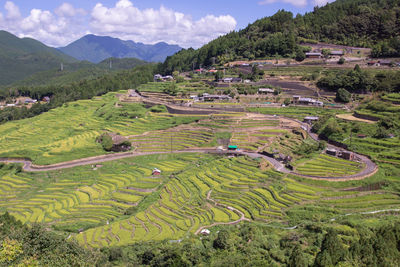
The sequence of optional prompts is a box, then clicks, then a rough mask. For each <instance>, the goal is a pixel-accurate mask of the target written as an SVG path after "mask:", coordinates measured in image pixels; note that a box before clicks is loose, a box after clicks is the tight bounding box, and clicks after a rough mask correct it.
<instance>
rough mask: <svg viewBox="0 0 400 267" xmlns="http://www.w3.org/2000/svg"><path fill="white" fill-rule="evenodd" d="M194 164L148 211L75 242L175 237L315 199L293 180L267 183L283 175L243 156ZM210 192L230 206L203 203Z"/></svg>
mask: <svg viewBox="0 0 400 267" xmlns="http://www.w3.org/2000/svg"><path fill="white" fill-rule="evenodd" d="M197 166H198V167H196V166H195V167H194V168H192V169H189V170H185V171H183V172H182V173H179V174H178V175H176V176H175V177H174V178H172V179H171V180H169V182H168V183H166V184H165V186H164V187H163V188H162V189H161V191H160V195H159V198H158V199H157V200H156V201H155V202H154V203H153V204H151V205H150V206H148V207H147V209H145V210H143V211H140V212H138V213H136V214H135V215H134V216H131V217H129V218H127V219H124V220H120V221H116V222H113V223H111V224H109V225H105V226H100V227H95V228H92V229H89V230H87V231H85V232H83V233H82V234H79V235H77V236H76V238H77V240H78V241H79V242H81V243H84V244H85V245H89V246H104V245H123V244H127V243H132V242H135V241H139V240H141V241H143V240H163V239H179V238H182V237H183V236H185V235H186V234H187V233H194V232H195V231H196V230H198V229H199V228H200V227H201V226H207V225H211V224H214V223H228V222H233V221H236V220H238V219H239V218H240V217H241V213H242V214H244V215H245V217H246V218H248V219H251V220H257V221H264V222H265V221H267V222H268V221H271V220H283V219H284V218H285V212H284V209H285V208H287V207H289V206H291V205H294V204H295V203H296V202H299V201H303V200H306V199H315V198H317V197H318V196H317V193H316V192H315V191H313V190H315V189H313V188H311V187H309V186H303V185H301V184H299V183H296V182H295V181H294V180H292V179H287V181H288V182H289V183H291V184H294V185H295V186H296V189H294V187H295V186H293V188H291V187H290V188H289V187H288V188H287V189H282V188H280V187H277V186H272V185H270V184H269V183H270V182H271V181H273V180H277V179H278V180H279V179H282V175H281V174H280V173H277V172H275V171H273V170H269V171H266V172H262V171H260V169H259V168H258V163H257V162H255V161H253V160H249V159H246V158H234V159H227V158H221V159H217V160H215V159H214V160H210V161H207V162H206V163H205V164H204V165H203V164H202V163H201V162H199V163H198V165H197ZM210 190H212V191H211V192H212V193H211V196H210V198H211V199H212V200H213V201H216V202H217V203H219V204H222V205H225V206H229V207H232V208H224V206H217V205H215V203H214V202H213V201H211V200H207V194H208V193H209V192H210ZM236 210H239V211H240V212H241V213H239V212H237V211H236Z"/></svg>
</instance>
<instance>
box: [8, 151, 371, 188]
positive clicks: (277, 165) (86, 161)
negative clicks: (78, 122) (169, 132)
mask: <svg viewBox="0 0 400 267" xmlns="http://www.w3.org/2000/svg"><path fill="white" fill-rule="evenodd" d="M171 153H172V154H179V153H209V154H220V155H245V156H248V157H251V158H263V159H265V160H267V161H268V162H269V163H270V164H271V165H272V166H273V168H274V169H275V170H277V171H279V172H282V173H287V174H293V175H296V176H300V177H304V178H310V179H319V180H332V181H344V180H361V179H364V178H367V177H369V176H371V175H373V174H375V173H376V171H377V166H376V165H375V163H373V162H372V161H371V160H370V159H369V158H367V157H365V156H361V155H357V156H358V157H360V158H361V159H362V160H363V162H364V163H365V164H366V168H364V169H363V170H362V171H361V172H360V173H358V174H355V175H350V176H344V177H316V176H309V175H303V174H300V173H296V172H293V171H291V170H288V169H287V168H286V167H285V165H283V164H282V163H281V162H279V161H277V160H276V159H274V158H271V157H268V156H266V155H262V154H259V153H255V152H244V151H227V150H218V149H187V150H177V151H166V152H124V153H118V154H108V155H102V156H96V157H90V158H83V159H78V160H73V161H67V162H62V163H57V164H52V165H43V166H41V165H35V164H33V163H32V161H30V160H28V159H18V158H0V162H4V163H21V164H24V166H23V170H24V171H26V172H42V171H54V170H61V169H68V168H73V167H78V166H84V165H91V164H98V163H102V162H107V161H113V160H118V159H124V158H131V157H138V156H146V155H157V154H171Z"/></svg>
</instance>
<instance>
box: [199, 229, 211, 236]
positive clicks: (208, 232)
mask: <svg viewBox="0 0 400 267" xmlns="http://www.w3.org/2000/svg"><path fill="white" fill-rule="evenodd" d="M210 233H211V232H210V230H208V229H203V230H201V232H200V234H202V235H209V234H210Z"/></svg>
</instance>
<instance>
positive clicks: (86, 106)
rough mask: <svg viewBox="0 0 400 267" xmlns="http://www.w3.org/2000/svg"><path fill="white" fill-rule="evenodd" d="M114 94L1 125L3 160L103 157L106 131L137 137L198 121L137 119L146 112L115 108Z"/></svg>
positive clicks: (132, 107) (148, 115)
mask: <svg viewBox="0 0 400 267" xmlns="http://www.w3.org/2000/svg"><path fill="white" fill-rule="evenodd" d="M114 95H115V93H109V94H107V95H105V96H103V97H101V98H99V97H97V98H95V99H92V100H80V101H76V102H73V103H69V104H66V105H64V106H63V107H60V108H57V109H53V110H50V111H49V112H46V113H43V114H41V115H39V116H36V117H34V118H29V119H24V120H18V121H12V122H9V123H7V124H2V125H0V157H29V158H31V159H32V160H33V161H34V162H35V163H37V164H51V163H57V162H63V161H68V160H73V159H77V158H83V157H89V156H95V155H101V154H104V150H103V149H102V147H101V145H100V144H98V143H96V142H95V139H96V137H97V136H99V135H100V134H101V133H102V132H104V131H110V132H115V133H120V134H121V135H135V134H142V133H144V132H146V131H151V130H161V129H168V128H170V127H172V126H177V125H180V124H182V123H187V122H191V121H194V120H195V119H196V118H194V117H179V116H171V115H169V116H164V115H159V114H151V113H146V114H144V116H143V117H139V118H136V117H135V116H132V115H129V114H134V112H136V111H135V110H139V111H140V112H146V109H144V108H143V107H142V106H141V105H140V104H127V105H126V106H124V107H115V105H114V103H115V102H117V99H116V98H115V96H114ZM103 110H104V111H103ZM125 113H126V114H128V115H124V114H125Z"/></svg>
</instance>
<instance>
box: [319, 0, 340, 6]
mask: <svg viewBox="0 0 400 267" xmlns="http://www.w3.org/2000/svg"><path fill="white" fill-rule="evenodd" d="M334 1H335V0H314V6H319V7H321V6H325V5H326V4H328V3H332V2H334Z"/></svg>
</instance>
